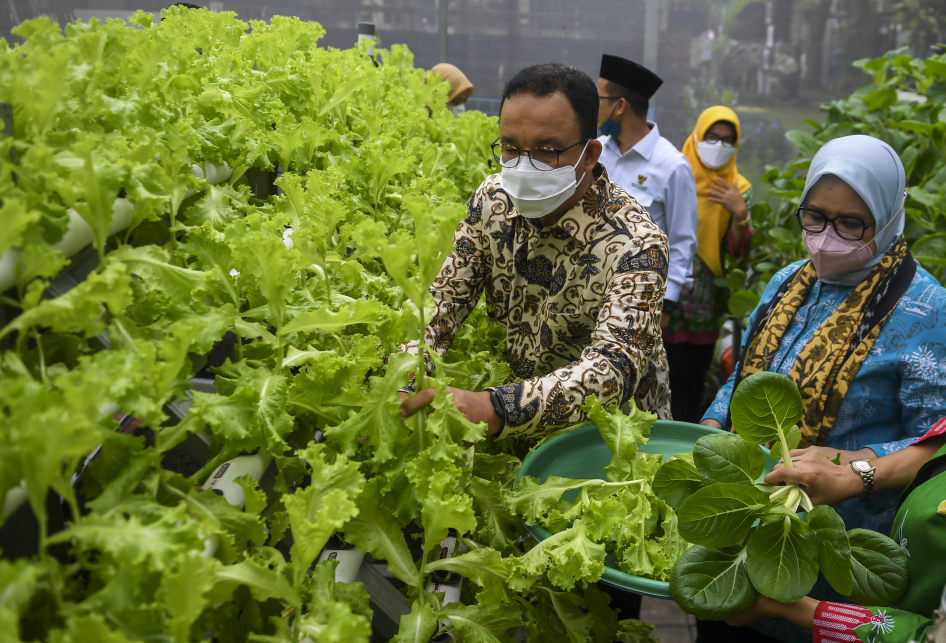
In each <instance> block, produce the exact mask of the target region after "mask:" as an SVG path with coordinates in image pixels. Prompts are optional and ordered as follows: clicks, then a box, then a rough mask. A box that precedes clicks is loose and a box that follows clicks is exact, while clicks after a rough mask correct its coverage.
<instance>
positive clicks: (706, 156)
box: [693, 133, 736, 170]
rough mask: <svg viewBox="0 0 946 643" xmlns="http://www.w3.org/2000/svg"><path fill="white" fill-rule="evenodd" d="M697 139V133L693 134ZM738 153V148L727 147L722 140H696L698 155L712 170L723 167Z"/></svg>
mask: <svg viewBox="0 0 946 643" xmlns="http://www.w3.org/2000/svg"><path fill="white" fill-rule="evenodd" d="M693 138H694V139H696V133H694V134H693ZM735 154H736V148H735V146H734V147H725V146H724V145H723V142H722V141H716V142H715V143H709V142H707V141H696V155H697V156H699V157H700V161H702V162H703V165H705V166H706V167H708V168H709V169H711V170H718V169H719V168H721V167H723V166H724V165H726V164H727V163H729V160H730V159H731V158H732V157H733V156H734V155H735Z"/></svg>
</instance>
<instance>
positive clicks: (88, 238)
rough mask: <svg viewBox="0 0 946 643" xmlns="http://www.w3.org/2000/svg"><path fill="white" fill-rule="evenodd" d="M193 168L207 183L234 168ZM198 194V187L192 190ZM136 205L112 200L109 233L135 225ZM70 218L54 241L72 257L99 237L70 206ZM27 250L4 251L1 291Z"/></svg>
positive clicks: (10, 282) (0, 257) (225, 176)
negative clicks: (62, 232) (59, 238)
mask: <svg viewBox="0 0 946 643" xmlns="http://www.w3.org/2000/svg"><path fill="white" fill-rule="evenodd" d="M192 171H193V173H194V175H195V176H197V177H200V178H202V179H206V181H207V183H209V184H211V185H216V184H217V183H222V182H224V181H226V180H228V179H229V178H230V177H231V176H232V175H233V170H232V169H230V166H229V165H227V163H226V162H224V163H223V165H215V164H213V163H204V166H203V167H201V166H200V165H197V164H196V163H195V164H194V166H193V168H192ZM188 192H189V195H190V194H195V193H196V191H193V192H191V191H188ZM134 208H135V206H134V205H133V204H132V203H131V202H130V201H129V200H128V199H125V198H116V199H115V201H114V202H113V203H112V225H111V226H109V228H108V234H109V236H111V235H113V234H118V233H119V232H122V231H123V230H126V229H127V228H128V226H129V225H131V220H132V213H133V212H134ZM66 215H67V216H68V217H69V222H68V223H67V224H66V233H65V234H64V235H63V236H62V239H61V240H60V241H59V242H58V243H55V244H53V249H55V250H61V251H62V253H63V254H64V255H66V257H67V258H68V257H71V256H73V255H75V254H76V253H77V252H79V251H80V250H82V249H83V248H85V247H86V246H87V245H89V244H90V243H92V239H94V238H95V235H94V233H93V232H92V226H90V225H89V224H88V223H86V221H85V219H83V218H82V216H81V215H79V213H78V212H76V211H75V210H73V209H72V208H69V209H68V210H66ZM22 258H23V252H22V251H21V250H20V249H19V248H10V249H9V250H7V251H6V252H4V253H3V255H0V292H3V291H4V290H7V289H8V288H12V287H13V286H15V285H16V284H17V282H18V281H19V276H20V265H21V262H22Z"/></svg>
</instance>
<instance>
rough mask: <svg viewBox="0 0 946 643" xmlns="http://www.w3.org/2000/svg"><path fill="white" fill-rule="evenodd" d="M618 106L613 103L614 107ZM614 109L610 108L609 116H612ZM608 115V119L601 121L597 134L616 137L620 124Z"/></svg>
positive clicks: (619, 130)
mask: <svg viewBox="0 0 946 643" xmlns="http://www.w3.org/2000/svg"><path fill="white" fill-rule="evenodd" d="M617 108H618V106H617V105H615V106H614V109H617ZM614 109H612V110H611V116H614ZM611 116H608V120H606V121H605V122H603V123H602V124H601V126H600V127H599V128H598V135H599V136H610V137H611V138H617V137H618V136H620V135H621V124H620V123H619V122H617V121H616V120H614V119H613V118H611Z"/></svg>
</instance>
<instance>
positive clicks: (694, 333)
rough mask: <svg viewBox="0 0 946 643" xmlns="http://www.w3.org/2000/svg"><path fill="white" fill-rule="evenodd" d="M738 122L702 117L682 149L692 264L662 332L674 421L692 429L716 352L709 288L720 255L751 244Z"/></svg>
mask: <svg viewBox="0 0 946 643" xmlns="http://www.w3.org/2000/svg"><path fill="white" fill-rule="evenodd" d="M740 135H741V132H740V128H739V117H738V116H736V113H735V112H733V111H732V110H731V109H729V108H728V107H723V106H722V105H717V106H715V107H710V108H709V109H707V110H705V111H704V112H703V113H702V114H700V117H699V118H698V119H697V121H696V127H695V128H694V130H693V133H692V134H691V135H690V136H688V137H687V140H686V143H684V145H683V155H684V156H685V157H686V159H687V161H688V162H689V165H690V167H691V168H692V170H693V175H694V176H695V178H696V199H697V213H698V214H697V218H698V223H697V227H696V238H697V248H696V255H697V256H696V258H695V259H694V260H693V270H692V273H691V283H690V286H689V287H687V288H684V289H683V291H682V292H681V294H680V300H679V304H678V305H677V307H676V309H675V310H674V311H673V314H671V316H670V320H669V323H668V325H667V329H666V330H665V331H664V343H665V345H666V347H667V360H668V361H669V363H670V390H671V391H672V392H673V406H672V408H673V419H675V420H679V421H681V422H692V423H694V424H695V423H697V422H699V421H700V419H701V418H702V417H703V411H704V410H705V407H704V405H703V390H704V387H705V385H706V374H707V373H708V372H709V367H710V363H711V362H712V360H713V355H714V353H715V350H716V340H717V339H718V338H719V327H720V321H721V319H720V318H721V316H722V315H723V314H725V312H726V301H725V299H724V298H723V296H724V293H725V291H723V290H721V289H720V288H719V287H718V286H717V285H716V283H715V279H716V278H717V277H721V276H723V273H724V264H723V255H724V254H728V255H730V256H732V257H740V256H742V255H743V254H744V253H745V251H746V249H747V248H748V247H749V242H750V241H751V240H752V229H751V228H750V227H749V204H750V202H751V201H752V186H751V185H750V183H749V182H748V181H747V180H746V179H745V177H743V176H742V175H741V174H739V170H738V168H737V167H736V150H737V148H738V146H739V140H740Z"/></svg>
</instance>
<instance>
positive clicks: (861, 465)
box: [851, 460, 872, 473]
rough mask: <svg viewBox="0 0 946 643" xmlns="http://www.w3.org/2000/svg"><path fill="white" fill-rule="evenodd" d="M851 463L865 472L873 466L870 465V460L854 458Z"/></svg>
mask: <svg viewBox="0 0 946 643" xmlns="http://www.w3.org/2000/svg"><path fill="white" fill-rule="evenodd" d="M851 464H852V465H853V466H854V468H855V469H857V470H858V471H861V472H863V473H867V472H868V471H870V470H871V468H872V467H871V466H870V462H868V461H867V460H854V461H852V462H851Z"/></svg>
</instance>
